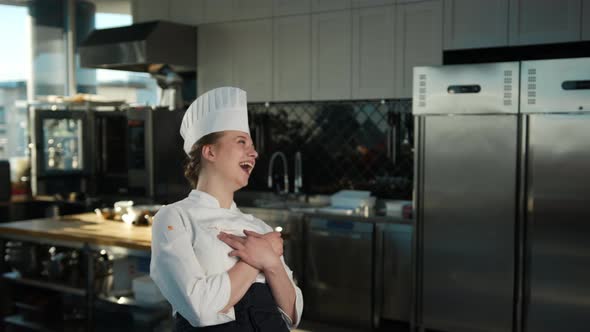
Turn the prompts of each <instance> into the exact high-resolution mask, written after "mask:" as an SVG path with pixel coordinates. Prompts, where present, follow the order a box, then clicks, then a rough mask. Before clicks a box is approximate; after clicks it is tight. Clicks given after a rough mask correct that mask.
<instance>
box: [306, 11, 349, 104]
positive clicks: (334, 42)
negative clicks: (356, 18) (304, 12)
mask: <svg viewBox="0 0 590 332" xmlns="http://www.w3.org/2000/svg"><path fill="white" fill-rule="evenodd" d="M311 19H312V28H311V29H312V31H311V34H312V45H311V54H312V58H311V75H312V95H311V97H312V99H313V100H330V99H332V100H333V99H350V92H351V53H352V47H351V39H352V38H351V34H352V31H351V28H352V24H351V21H352V17H351V12H350V11H339V12H331V13H323V14H316V15H312V18H311Z"/></svg>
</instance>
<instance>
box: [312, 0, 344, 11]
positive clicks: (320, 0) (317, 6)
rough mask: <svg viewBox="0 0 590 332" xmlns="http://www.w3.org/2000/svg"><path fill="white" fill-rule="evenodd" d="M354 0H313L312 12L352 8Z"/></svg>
mask: <svg viewBox="0 0 590 332" xmlns="http://www.w3.org/2000/svg"><path fill="white" fill-rule="evenodd" d="M351 5H352V0H311V11H312V12H314V13H315V12H326V11H332V10H341V9H350V7H351Z"/></svg>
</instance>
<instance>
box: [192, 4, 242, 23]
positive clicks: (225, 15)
mask: <svg viewBox="0 0 590 332" xmlns="http://www.w3.org/2000/svg"><path fill="white" fill-rule="evenodd" d="M195 1H201V2H203V4H202V9H203V17H204V19H205V22H206V23H214V22H228V21H231V20H232V19H233V17H234V0H195Z"/></svg>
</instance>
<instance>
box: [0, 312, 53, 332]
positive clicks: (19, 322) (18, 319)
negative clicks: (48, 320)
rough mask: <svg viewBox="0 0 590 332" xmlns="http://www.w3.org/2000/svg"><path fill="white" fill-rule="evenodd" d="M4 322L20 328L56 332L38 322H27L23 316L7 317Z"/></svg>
mask: <svg viewBox="0 0 590 332" xmlns="http://www.w3.org/2000/svg"><path fill="white" fill-rule="evenodd" d="M4 322H5V323H7V324H12V325H16V326H20V327H25V328H27V329H30V330H35V331H41V332H54V330H51V329H49V328H47V327H45V326H43V325H41V324H40V323H38V322H31V321H27V320H25V319H24V318H23V316H22V315H14V316H6V317H4Z"/></svg>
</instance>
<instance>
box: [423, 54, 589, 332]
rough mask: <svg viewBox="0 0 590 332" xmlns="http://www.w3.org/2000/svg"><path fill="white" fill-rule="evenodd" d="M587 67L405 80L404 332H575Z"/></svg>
mask: <svg viewBox="0 0 590 332" xmlns="http://www.w3.org/2000/svg"><path fill="white" fill-rule="evenodd" d="M589 79H590V59H575V60H547V61H530V62H521V63H519V62H506V63H495V64H479V65H456V66H444V67H417V68H415V69H414V96H413V112H414V115H415V117H416V121H415V123H416V145H415V153H416V156H415V157H416V169H415V175H416V176H415V179H416V180H415V198H414V199H415V202H414V203H415V210H416V211H415V212H416V220H417V229H416V232H415V238H414V244H415V256H414V258H415V259H414V263H415V267H416V270H415V278H414V280H415V306H414V308H413V309H414V310H413V313H414V315H413V323H414V325H415V327H416V328H419V329H433V330H437V331H449V332H451V331H452V332H461V331H482V332H483V331H486V332H487V331H494V332H495V331H498V332H500V331H502V332H503V331H531V332H533V331H534V332H539V331H540V332H544V331H559V330H564V331H565V330H567V331H582V330H584V331H586V330H588V323H590V318H588V317H589V316H588V315H587V313H588V312H590V245H589V243H590V240H589V239H590V218H589V217H590V179H588V178H587V176H586V173H587V170H590V116H589V114H590V113H588V114H586V113H585V112H589V110H590V93H589V91H588V88H589V85H590V84H589V82H590V81H589Z"/></svg>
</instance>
